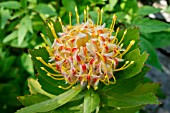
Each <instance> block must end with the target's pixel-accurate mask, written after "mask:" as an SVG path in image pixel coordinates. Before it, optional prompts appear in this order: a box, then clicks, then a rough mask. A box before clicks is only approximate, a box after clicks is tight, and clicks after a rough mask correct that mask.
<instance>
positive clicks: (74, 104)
mask: <svg viewBox="0 0 170 113" xmlns="http://www.w3.org/2000/svg"><path fill="white" fill-rule="evenodd" d="M81 93H82V94H81ZM81 93H79V94H78V95H76V96H75V97H74V98H73V99H72V100H70V101H69V102H68V103H66V104H65V105H64V106H61V107H59V108H57V109H55V110H53V111H52V113H83V100H84V95H83V94H84V92H81Z"/></svg>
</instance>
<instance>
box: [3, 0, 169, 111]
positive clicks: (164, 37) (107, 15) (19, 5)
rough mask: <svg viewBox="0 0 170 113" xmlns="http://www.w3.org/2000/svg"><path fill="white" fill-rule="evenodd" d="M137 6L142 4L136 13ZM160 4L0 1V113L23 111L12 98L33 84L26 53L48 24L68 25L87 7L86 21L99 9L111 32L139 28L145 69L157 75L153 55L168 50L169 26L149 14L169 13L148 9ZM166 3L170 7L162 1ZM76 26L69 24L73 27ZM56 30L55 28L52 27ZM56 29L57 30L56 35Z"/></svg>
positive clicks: (84, 0)
mask: <svg viewBox="0 0 170 113" xmlns="http://www.w3.org/2000/svg"><path fill="white" fill-rule="evenodd" d="M139 2H140V3H141V4H143V6H142V7H139V6H140V5H139ZM154 2H157V3H159V2H160V1H159V0H141V1H137V0H51V1H49V0H13V1H10V0H1V2H0V100H1V101H0V111H1V112H2V113H3V112H4V113H8V112H9V113H11V112H14V111H16V109H19V108H20V107H22V105H21V104H20V103H19V102H18V100H17V98H16V97H17V96H19V95H26V94H28V86H27V78H28V77H33V78H35V75H36V73H37V72H36V70H35V69H34V67H33V62H32V60H31V58H30V55H29V54H28V49H33V48H38V47H39V46H40V45H41V43H42V42H43V40H42V38H41V37H40V33H41V32H42V33H45V30H46V24H45V22H46V21H48V19H49V18H51V19H53V20H54V21H56V24H58V22H57V17H58V16H60V17H61V18H62V20H63V22H64V24H68V22H69V21H68V19H69V18H68V13H69V12H70V11H71V12H72V13H73V18H74V17H75V14H74V6H77V7H78V9H79V14H82V15H80V19H81V20H82V19H83V10H84V8H86V6H87V5H89V6H90V12H89V14H90V16H91V18H93V19H94V21H96V20H97V17H96V15H97V12H96V11H97V10H98V8H102V7H103V8H104V11H105V12H104V18H103V21H105V22H106V25H110V23H111V19H112V15H113V14H114V13H116V14H117V16H118V20H117V23H116V26H121V28H122V29H125V28H128V27H131V26H137V27H139V28H140V35H141V41H140V47H141V50H142V51H147V52H148V53H150V57H149V59H148V64H150V65H151V66H154V67H156V68H157V69H158V70H162V66H161V64H160V62H159V60H158V57H157V54H156V49H157V48H163V47H167V46H170V43H169V41H170V24H169V23H168V22H167V21H166V20H161V21H160V20H159V18H156V19H157V20H156V19H152V18H150V17H149V16H148V15H149V14H159V13H160V12H168V13H170V7H166V8H165V9H163V10H162V9H160V8H154V7H152V3H154ZM167 3H169V1H168V0H167ZM75 22H76V20H75V19H73V23H75ZM56 26H57V25H56ZM60 29H61V28H59V27H57V30H58V31H59V30H60Z"/></svg>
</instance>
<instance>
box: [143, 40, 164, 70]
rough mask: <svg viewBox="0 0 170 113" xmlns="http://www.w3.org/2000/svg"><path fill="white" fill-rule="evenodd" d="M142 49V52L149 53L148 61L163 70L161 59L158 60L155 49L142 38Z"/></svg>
mask: <svg viewBox="0 0 170 113" xmlns="http://www.w3.org/2000/svg"><path fill="white" fill-rule="evenodd" d="M140 48H141V51H142V52H144V51H147V53H149V54H150V55H149V58H148V60H147V62H148V63H149V64H150V65H152V66H154V67H156V68H157V69H159V70H162V66H161V64H160V62H159V59H158V56H157V53H156V51H155V49H154V48H153V46H152V45H151V43H149V42H148V41H147V40H146V39H145V38H143V37H141V41H140Z"/></svg>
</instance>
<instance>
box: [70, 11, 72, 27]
mask: <svg viewBox="0 0 170 113" xmlns="http://www.w3.org/2000/svg"><path fill="white" fill-rule="evenodd" d="M71 16H72V13H71V12H69V22H70V26H71Z"/></svg>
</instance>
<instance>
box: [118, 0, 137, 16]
mask: <svg viewBox="0 0 170 113" xmlns="http://www.w3.org/2000/svg"><path fill="white" fill-rule="evenodd" d="M121 1H122V2H121V4H120V7H121V9H122V10H123V11H124V12H126V13H130V14H134V13H135V12H136V11H137V10H138V5H137V0H121Z"/></svg>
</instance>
